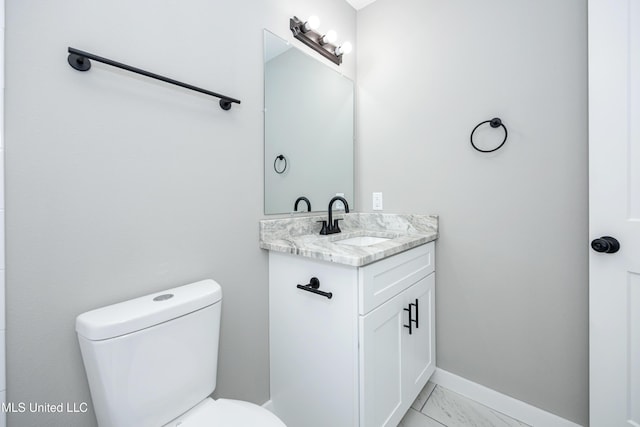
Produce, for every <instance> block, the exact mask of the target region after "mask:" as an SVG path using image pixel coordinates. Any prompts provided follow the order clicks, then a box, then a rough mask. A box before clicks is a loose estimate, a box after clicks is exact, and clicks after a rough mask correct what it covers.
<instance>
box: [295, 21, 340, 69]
mask: <svg viewBox="0 0 640 427" xmlns="http://www.w3.org/2000/svg"><path fill="white" fill-rule="evenodd" d="M289 29H290V30H291V32H292V33H293V37H295V38H296V39H298V40H300V41H301V42H302V43H304V44H306V45H307V46H309V47H310V48H311V49H313V50H315V51H316V52H318V53H319V54H320V55H322V56H324V57H325V58H327V59H329V60H330V61H331V62H333V63H334V64H337V65H340V64H342V55H336V48H337V46H335V45H334V44H332V43H325V44H322V43H321V41H322V36H323V34H319V33H317V32H316V31H315V30H308V31H306V32H305V31H303V30H304V21H301V20H300V19H298V18H297V17H296V16H294V17H293V18H291V19H289Z"/></svg>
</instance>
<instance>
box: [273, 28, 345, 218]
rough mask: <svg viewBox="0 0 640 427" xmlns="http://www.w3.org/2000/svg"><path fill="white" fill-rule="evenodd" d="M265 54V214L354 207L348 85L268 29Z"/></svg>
mask: <svg viewBox="0 0 640 427" xmlns="http://www.w3.org/2000/svg"><path fill="white" fill-rule="evenodd" d="M264 52H265V55H264V88H265V89H264V92H265V93H264V105H265V113H264V123H265V125H264V127H265V129H264V171H265V177H264V178H265V179H264V182H265V188H264V211H265V214H276V213H288V212H292V211H293V210H294V204H295V202H296V200H297V199H298V198H299V197H306V198H307V199H308V200H309V201H310V202H311V208H312V209H311V210H313V211H323V210H327V206H328V204H329V200H331V198H332V197H334V196H336V195H341V196H343V197H344V198H345V199H346V200H347V202H348V203H349V207H353V135H354V134H353V129H354V126H353V120H354V109H353V107H354V96H353V82H352V81H351V80H349V79H348V78H346V77H344V76H343V75H341V74H340V73H338V72H337V71H335V70H334V69H332V68H330V67H329V66H328V65H325V64H323V63H322V62H320V61H319V60H317V59H315V58H312V57H311V56H309V55H307V54H306V53H304V52H302V51H300V50H298V49H296V48H294V47H293V46H291V45H290V44H289V43H287V42H286V41H285V40H283V39H281V38H280V37H278V36H276V35H274V34H273V33H271V32H269V31H267V30H265V31H264ZM339 205H341V203H338V204H334V208H340V206H339ZM298 210H299V211H306V210H307V205H306V203H304V202H301V203H300V204H299V206H298Z"/></svg>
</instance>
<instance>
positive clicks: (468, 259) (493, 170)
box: [356, 0, 588, 425]
mask: <svg viewBox="0 0 640 427" xmlns="http://www.w3.org/2000/svg"><path fill="white" fill-rule="evenodd" d="M586 12H587V11H586V1H585V0H567V1H556V0H538V1H533V0H529V1H523V0H521V1H513V0H483V1H476V0H455V1H445V0H378V1H377V2H375V3H373V4H372V5H370V6H368V7H366V8H365V9H363V10H361V11H360V12H359V13H358V49H357V57H358V79H357V83H358V92H357V99H358V104H357V117H358V120H357V126H358V127H357V144H356V147H357V148H356V150H357V153H356V159H357V163H356V173H357V175H356V176H357V179H356V183H357V188H356V195H357V203H358V206H359V208H360V209H362V210H364V211H367V210H370V209H371V192H373V191H382V192H383V194H384V207H385V210H386V211H388V212H417V213H427V214H430V213H435V214H440V215H441V217H440V218H441V238H440V239H439V240H438V243H437V252H438V254H437V257H436V260H437V276H438V283H437V308H438V311H437V337H438V338H437V343H438V352H437V357H438V361H437V364H438V366H439V367H440V368H443V369H445V370H447V371H450V372H453V373H455V374H458V375H460V376H462V377H465V378H468V379H470V380H472V381H475V382H478V383H480V384H483V385H485V386H487V387H490V388H493V389H495V390H498V391H500V392H502V393H505V394H507V395H510V396H513V397H515V398H517V399H521V400H523V401H525V402H528V403H529V404H532V405H534V406H537V407H540V408H542V409H544V410H547V411H549V412H552V413H554V414H557V415H559V416H562V417H564V418H567V419H569V420H572V421H575V422H577V423H580V424H583V425H586V424H587V423H588V347H587V336H588V335H587V331H588V329H587V328H588V311H587V310H588V307H587V286H588V282H587V255H588V253H587V251H588V241H587V49H586V47H587V45H586V43H587V38H586ZM495 116H499V117H501V118H502V119H503V120H504V122H505V123H506V125H507V127H508V128H509V140H508V141H507V143H506V145H505V146H504V147H503V148H502V149H501V150H499V151H498V152H496V153H493V154H481V153H478V152H475V151H474V150H473V149H472V148H471V146H470V144H469V134H470V132H471V130H472V129H473V127H474V126H475V125H476V124H477V123H479V122H480V121H483V120H487V119H490V118H492V117H495ZM496 134H500V132H498V131H495V132H492V130H485V131H482V132H480V133H479V135H478V137H479V140H478V141H479V143H483V144H484V143H486V144H489V142H490V139H491V138H493V137H496ZM500 136H501V134H500ZM497 138H500V137H497ZM500 139H501V138H500Z"/></svg>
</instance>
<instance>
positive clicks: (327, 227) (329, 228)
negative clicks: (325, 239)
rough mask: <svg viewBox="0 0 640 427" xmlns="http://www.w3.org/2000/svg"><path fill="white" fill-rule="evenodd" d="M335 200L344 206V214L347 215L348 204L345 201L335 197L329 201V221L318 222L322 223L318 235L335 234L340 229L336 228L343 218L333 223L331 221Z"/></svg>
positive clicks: (342, 198)
mask: <svg viewBox="0 0 640 427" xmlns="http://www.w3.org/2000/svg"><path fill="white" fill-rule="evenodd" d="M336 200H340V201H341V202H342V204H343V205H344V213H349V204H348V203H347V201H346V200H345V198H344V197H340V196H336V197H334V198H333V199H331V200H330V201H329V219H328V221H318V222H322V230H320V234H322V235H325V234H335V233H340V227H339V226H338V221H340V220H342V219H343V218H338V219H336V220H335V221H334V220H333V202H335V201H336Z"/></svg>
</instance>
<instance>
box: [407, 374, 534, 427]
mask: <svg viewBox="0 0 640 427" xmlns="http://www.w3.org/2000/svg"><path fill="white" fill-rule="evenodd" d="M443 426H445V427H530V426H528V424H525V423H523V422H520V421H518V420H516V419H513V418H511V417H508V416H506V415H504V414H502V413H500V412H498V411H495V410H493V409H491V408H488V407H486V406H484V405H481V404H480V403H478V402H475V401H473V400H471V399H468V398H466V397H464V396H461V395H459V394H457V393H454V392H452V391H450V390H447V389H446V388H444V387H442V386H439V385H436V384H434V383H432V382H428V383H427V385H426V386H425V387H424V389H422V391H421V392H420V394H419V395H418V398H417V399H416V400H415V402H413V405H411V408H410V409H409V411H408V412H407V414H406V415H405V416H404V418H403V419H402V421H400V424H399V425H398V427H443Z"/></svg>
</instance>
